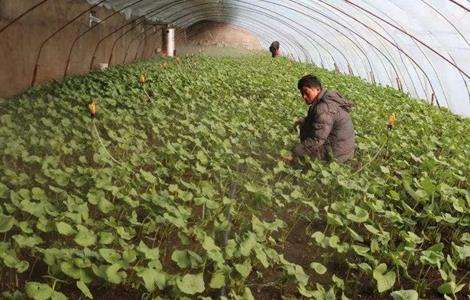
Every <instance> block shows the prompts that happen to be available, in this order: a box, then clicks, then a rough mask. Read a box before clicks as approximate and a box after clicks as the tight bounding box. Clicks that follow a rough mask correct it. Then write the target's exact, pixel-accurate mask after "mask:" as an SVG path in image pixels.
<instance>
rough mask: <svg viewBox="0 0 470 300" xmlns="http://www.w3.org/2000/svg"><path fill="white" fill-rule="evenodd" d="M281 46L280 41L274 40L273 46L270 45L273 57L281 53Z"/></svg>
mask: <svg viewBox="0 0 470 300" xmlns="http://www.w3.org/2000/svg"><path fill="white" fill-rule="evenodd" d="M279 47H280V44H279V42H278V41H274V42H272V43H271V46H269V52H271V55H272V56H273V57H277V56H279V55H280V54H281V51H280V49H279Z"/></svg>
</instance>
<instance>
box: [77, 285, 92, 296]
mask: <svg viewBox="0 0 470 300" xmlns="http://www.w3.org/2000/svg"><path fill="white" fill-rule="evenodd" d="M77 287H78V288H79V289H80V291H82V293H83V295H85V297H87V298H89V299H93V295H92V294H91V292H90V290H89V289H88V287H87V285H86V284H85V283H84V282H83V281H77Z"/></svg>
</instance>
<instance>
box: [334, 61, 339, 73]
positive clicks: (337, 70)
mask: <svg viewBox="0 0 470 300" xmlns="http://www.w3.org/2000/svg"><path fill="white" fill-rule="evenodd" d="M334 65H335V71H336V72H337V73H339V67H338V65H337V64H336V62H334Z"/></svg>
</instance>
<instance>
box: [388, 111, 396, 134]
mask: <svg viewBox="0 0 470 300" xmlns="http://www.w3.org/2000/svg"><path fill="white" fill-rule="evenodd" d="M396 121H397V117H396V116H395V113H393V114H391V115H390V116H388V124H387V127H388V129H389V130H391V129H392V128H393V127H395V122H396Z"/></svg>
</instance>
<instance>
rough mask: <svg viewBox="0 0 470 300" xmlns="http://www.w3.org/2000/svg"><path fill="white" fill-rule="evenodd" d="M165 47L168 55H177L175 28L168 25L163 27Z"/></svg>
mask: <svg viewBox="0 0 470 300" xmlns="http://www.w3.org/2000/svg"><path fill="white" fill-rule="evenodd" d="M163 49H164V53H165V54H166V55H167V56H170V57H173V56H175V29H174V28H170V27H166V28H164V29H163Z"/></svg>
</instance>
